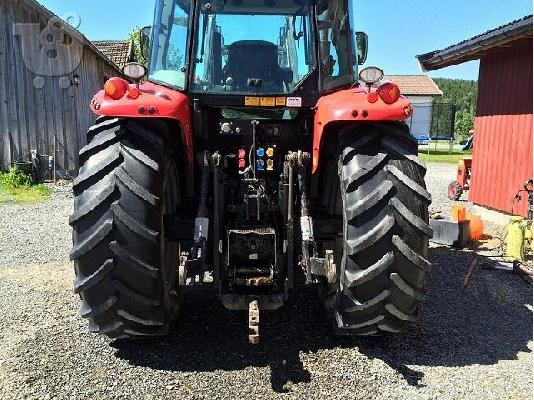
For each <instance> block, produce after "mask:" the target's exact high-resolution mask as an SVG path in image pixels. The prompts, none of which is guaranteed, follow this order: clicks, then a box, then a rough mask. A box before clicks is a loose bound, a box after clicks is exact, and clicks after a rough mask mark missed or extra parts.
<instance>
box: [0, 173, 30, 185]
mask: <svg viewBox="0 0 534 400" xmlns="http://www.w3.org/2000/svg"><path fill="white" fill-rule="evenodd" d="M32 184H33V179H32V177H31V176H30V175H26V174H25V173H23V172H20V171H16V170H14V169H11V170H10V171H9V172H8V173H6V174H3V175H0V185H2V186H3V187H5V188H6V189H19V188H23V187H30V186H31V185H32Z"/></svg>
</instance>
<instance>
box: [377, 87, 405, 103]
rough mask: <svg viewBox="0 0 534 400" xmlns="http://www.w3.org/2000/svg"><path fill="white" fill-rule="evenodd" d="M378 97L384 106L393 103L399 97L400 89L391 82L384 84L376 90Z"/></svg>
mask: <svg viewBox="0 0 534 400" xmlns="http://www.w3.org/2000/svg"><path fill="white" fill-rule="evenodd" d="M377 93H378V95H379V96H380V98H381V99H382V101H383V102H384V103H386V104H393V103H395V102H396V101H397V100H398V99H399V97H400V89H399V87H398V86H397V85H395V84H394V83H391V82H386V83H384V84H383V85H382V86H380V87H379V88H378V90H377Z"/></svg>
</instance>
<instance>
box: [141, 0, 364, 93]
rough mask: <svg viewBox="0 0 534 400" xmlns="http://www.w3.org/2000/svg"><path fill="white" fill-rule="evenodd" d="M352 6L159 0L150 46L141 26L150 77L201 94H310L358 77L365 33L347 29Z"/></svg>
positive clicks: (299, 0) (302, 0)
mask: <svg viewBox="0 0 534 400" xmlns="http://www.w3.org/2000/svg"><path fill="white" fill-rule="evenodd" d="M350 3H351V2H348V1H347V0H335V1H318V2H316V1H312V0H269V1H264V0H228V1H224V0H215V1H206V0H202V1H185V0H176V1H166V0H158V1H157V5H156V15H155V22H154V26H153V29H152V32H151V46H148V43H149V37H148V34H149V32H148V30H145V31H144V40H143V43H144V46H143V47H144V49H145V54H146V56H147V57H148V58H150V67H149V70H150V75H149V79H150V80H152V81H153V82H156V83H160V84H163V85H167V86H171V87H173V88H176V89H179V90H183V91H187V92H190V93H197V94H199V95H203V94H205V95H225V96H228V95H243V94H245V95H255V94H258V95H266V94H270V95H288V94H292V95H299V96H304V95H312V97H313V98H315V99H316V98H317V94H318V93H320V92H323V91H328V90H332V89H335V88H340V87H343V86H347V85H351V84H353V83H354V82H355V80H356V81H357V65H358V63H359V62H360V63H362V62H363V61H365V60H364V59H365V53H366V40H365V35H364V34H363V33H361V32H360V33H358V34H355V33H354V32H353V28H351V24H350V17H349V16H350V15H353V14H352V13H351V10H349V8H350ZM357 38H359V40H357ZM357 42H359V43H357ZM358 44H359V46H358ZM149 47H151V49H152V51H151V53H150V55H149V54H148V53H149V51H148V49H149ZM358 51H359V53H358Z"/></svg>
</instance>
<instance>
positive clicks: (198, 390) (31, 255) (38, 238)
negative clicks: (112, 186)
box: [0, 164, 532, 400]
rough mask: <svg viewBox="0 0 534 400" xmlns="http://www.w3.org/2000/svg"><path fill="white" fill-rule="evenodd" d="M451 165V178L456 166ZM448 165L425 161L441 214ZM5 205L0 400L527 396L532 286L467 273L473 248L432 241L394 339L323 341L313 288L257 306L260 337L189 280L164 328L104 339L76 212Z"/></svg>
mask: <svg viewBox="0 0 534 400" xmlns="http://www.w3.org/2000/svg"><path fill="white" fill-rule="evenodd" d="M451 171H452V172H451ZM451 174H452V175H454V166H450V165H448V166H447V165H434V164H432V165H429V179H428V187H429V189H430V191H431V192H432V193H433V196H434V200H435V205H434V207H438V208H441V209H446V208H448V200H447V199H446V185H447V184H448V182H449V181H450V179H451ZM71 201H72V200H71V198H70V194H69V192H68V191H66V190H65V189H64V188H60V189H59V190H58V191H57V193H56V194H55V195H54V196H53V197H52V198H51V199H50V200H48V201H47V202H45V203H43V204H40V205H33V206H0V399H23V398H27V399H92V398H102V399H104V398H105V399H156V398H157V399H177V398H191V399H198V398H209V399H227V398H232V399H234V398H253V399H256V398H284V399H285V398H287V399H302V398H311V399H323V398H343V399H484V400H489V399H530V398H532V356H531V351H532V288H531V286H530V285H528V284H526V283H525V282H523V281H522V280H521V279H520V278H519V277H517V276H516V275H513V274H511V273H508V272H505V271H487V270H479V271H477V272H476V273H475V275H474V277H473V281H472V284H471V286H470V287H469V288H468V289H463V286H462V281H463V276H464V274H465V272H466V269H467V266H468V264H469V262H470V261H471V259H472V257H473V253H472V252H471V251H457V250H452V249H450V248H447V247H436V246H433V247H432V249H431V259H432V262H433V263H434V266H433V270H432V271H431V274H430V277H429V285H428V286H429V293H428V296H427V300H426V302H425V304H424V306H423V308H422V310H421V318H420V320H419V321H418V322H417V323H416V325H415V326H414V327H413V328H412V329H411V330H410V331H408V332H407V333H406V334H404V335H402V336H399V337H395V338H392V339H391V338H390V339H366V340H362V339H347V338H336V337H331V336H329V326H328V324H327V323H325V321H324V319H323V318H322V316H321V312H320V309H319V307H318V306H317V303H316V300H315V295H314V290H313V288H305V287H298V288H297V291H296V293H295V295H294V296H293V298H292V300H291V301H290V302H289V303H288V304H287V305H286V306H285V307H284V308H283V309H282V310H280V311H278V312H274V313H267V312H266V313H263V314H262V322H261V324H262V327H261V329H262V330H261V334H262V342H261V343H260V345H258V346H256V347H252V346H249V345H248V344H247V341H246V329H245V322H246V316H245V314H243V313H235V312H229V311H226V310H224V309H223V308H222V307H221V306H220V305H219V304H218V302H217V301H216V299H215V294H214V293H213V291H212V290H210V289H209V288H195V289H193V290H191V291H190V293H189V294H188V296H187V297H186V301H185V306H184V310H183V311H184V312H183V313H182V317H181V319H180V320H179V322H178V324H177V325H176V327H175V328H174V332H173V334H172V336H170V337H169V338H167V339H163V340H160V341H157V342H144V341H135V342H120V341H118V342H110V341H108V340H107V339H104V338H103V337H100V336H95V335H93V334H90V333H89V332H88V330H87V326H86V322H85V321H83V320H82V319H81V318H79V317H78V312H77V306H78V299H77V297H76V296H75V295H74V294H73V293H72V280H73V275H74V274H73V268H72V266H71V264H70V263H69V262H68V259H67V254H68V250H69V247H70V230H69V227H68V224H67V216H68V214H69V210H70V207H71Z"/></svg>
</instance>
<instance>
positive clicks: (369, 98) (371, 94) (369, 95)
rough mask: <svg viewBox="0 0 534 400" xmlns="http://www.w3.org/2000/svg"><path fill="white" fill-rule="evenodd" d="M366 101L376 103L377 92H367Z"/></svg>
mask: <svg viewBox="0 0 534 400" xmlns="http://www.w3.org/2000/svg"><path fill="white" fill-rule="evenodd" d="M367 101H368V102H369V103H376V102H377V101H378V93H376V92H369V93H367Z"/></svg>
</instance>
